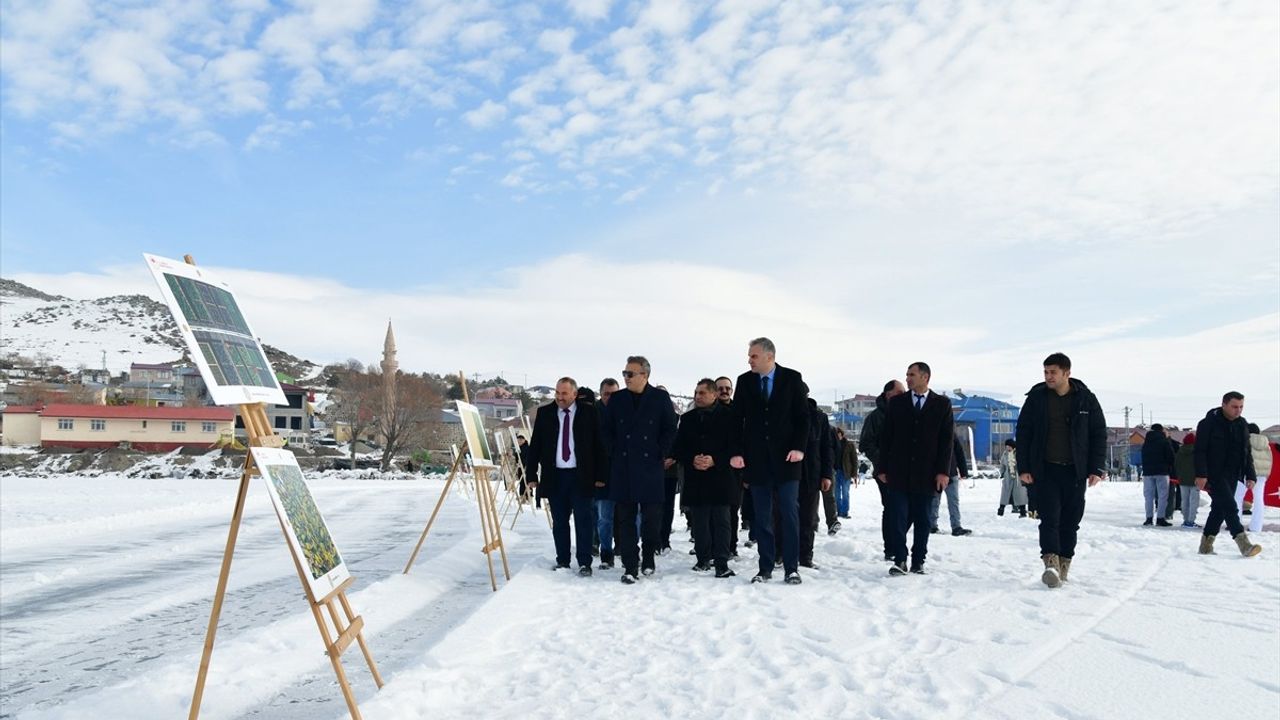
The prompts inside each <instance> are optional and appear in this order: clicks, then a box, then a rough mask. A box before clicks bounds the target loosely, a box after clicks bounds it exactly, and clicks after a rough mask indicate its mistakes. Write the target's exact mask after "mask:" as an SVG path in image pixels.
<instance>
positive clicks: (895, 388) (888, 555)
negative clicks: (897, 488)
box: [858, 380, 907, 562]
mask: <svg viewBox="0 0 1280 720" xmlns="http://www.w3.org/2000/svg"><path fill="white" fill-rule="evenodd" d="M906 391H907V388H906V386H904V385H903V384H902V381H901V380H890V381H889V382H887V383H885V384H884V392H882V393H880V394H879V395H878V396H876V409H875V410H872V411H871V413H870V414H869V415H867V417H866V419H865V420H863V421H862V432H861V433H860V434H859V435H858V447H859V448H861V449H862V454H863V455H866V456H867V459H868V460H870V461H871V466H872V467H873V468H874V467H875V466H876V465H879V464H880V438H881V436H882V435H883V434H884V423H885V413H886V412H887V411H888V408H889V401H890V400H892V399H893V398H895V397H897V396H898V395H901V394H902V393H904V392H906ZM875 486H876V489H877V490H879V491H880V537H881V539H883V541H884V559H885V560H888V561H890V562H892V561H893V551H892V550H891V549H890V548H891V547H893V541H892V540H891V538H892V536H893V523H892V522H891V521H890V518H889V490H888V487H887V486H886V485H885V484H884V483H882V482H877V483H876V484H875Z"/></svg>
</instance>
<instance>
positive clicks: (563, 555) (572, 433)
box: [526, 377, 605, 576]
mask: <svg viewBox="0 0 1280 720" xmlns="http://www.w3.org/2000/svg"><path fill="white" fill-rule="evenodd" d="M577 396H578V383H577V382H575V381H574V380H573V378H570V377H563V378H560V380H559V382H557V383H556V399H555V402H553V403H548V404H546V405H543V406H542V407H540V408H538V415H537V417H536V418H535V419H534V423H533V436H532V437H531V438H530V439H529V458H530V463H529V467H528V469H527V471H526V472H527V473H528V483H529V487H532V488H534V489H536V490H537V491H538V497H540V498H543V499H545V500H547V501H549V502H550V503H551V537H552V539H553V540H554V542H555V547H556V565H555V569H556V570H560V569H562V568H567V567H569V556H570V542H569V519H570V517H571V516H572V518H573V526H574V533H573V535H574V540H575V543H576V548H573V549H574V550H575V551H576V552H575V553H574V554H575V556H576V557H577V560H578V574H579V575H583V576H588V575H591V534H592V529H593V522H592V513H591V506H592V501H593V500H594V492H595V488H597V487H604V486H605V477H604V474H603V472H602V468H601V462H600V460H601V459H602V458H603V457H604V448H603V445H602V444H601V441H600V420H599V418H598V417H597V415H596V409H595V407H594V406H593V405H591V404H590V403H579V402H577V401H576V400H577ZM539 470H541V482H540V481H539Z"/></svg>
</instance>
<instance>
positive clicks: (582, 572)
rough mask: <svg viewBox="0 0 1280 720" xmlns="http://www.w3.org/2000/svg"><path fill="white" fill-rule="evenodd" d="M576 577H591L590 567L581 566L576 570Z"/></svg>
mask: <svg viewBox="0 0 1280 720" xmlns="http://www.w3.org/2000/svg"><path fill="white" fill-rule="evenodd" d="M578 577H591V566H590V565H583V566H582V567H580V568H578Z"/></svg>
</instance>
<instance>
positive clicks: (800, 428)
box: [733, 365, 809, 486]
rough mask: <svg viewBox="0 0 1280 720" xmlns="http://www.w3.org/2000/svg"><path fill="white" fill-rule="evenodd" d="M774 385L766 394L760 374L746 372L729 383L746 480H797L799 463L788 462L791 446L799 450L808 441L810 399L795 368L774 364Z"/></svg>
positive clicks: (760, 482) (765, 482) (767, 482)
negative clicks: (761, 390) (736, 413)
mask: <svg viewBox="0 0 1280 720" xmlns="http://www.w3.org/2000/svg"><path fill="white" fill-rule="evenodd" d="M775 367H776V368H777V371H776V372H775V373H774V376H773V389H772V391H771V392H770V394H769V398H768V399H767V400H766V399H765V398H764V397H763V395H762V394H761V393H760V376H759V375H757V374H755V373H753V372H745V373H743V374H741V375H739V376H738V384H737V385H736V386H735V387H734V389H733V407H734V408H735V409H736V410H737V411H738V417H739V418H740V419H741V421H742V431H741V433H740V434H739V438H738V443H737V450H736V451H735V452H734V455H741V456H742V459H743V461H744V463H745V465H746V467H744V468H743V474H742V476H743V479H745V480H746V481H747V483H748V484H749V485H766V486H769V485H774V484H777V483H784V482H793V481H798V480H800V475H801V472H802V469H803V468H802V465H804V463H791V462H787V453H789V452H791V451H792V450H799V451H800V452H804V450H805V447H806V446H807V445H808V442H809V405H808V402H807V398H806V393H805V388H804V379H803V378H801V377H800V373H798V372H796V371H795V370H792V369H791V368H785V367H782V366H781V365H776V366H775Z"/></svg>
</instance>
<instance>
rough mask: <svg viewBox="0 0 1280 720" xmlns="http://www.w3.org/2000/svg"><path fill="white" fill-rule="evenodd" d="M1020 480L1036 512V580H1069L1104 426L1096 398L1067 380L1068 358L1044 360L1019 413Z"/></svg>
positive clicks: (1097, 475)
mask: <svg viewBox="0 0 1280 720" xmlns="http://www.w3.org/2000/svg"><path fill="white" fill-rule="evenodd" d="M1017 442H1018V456H1017V460H1018V479H1019V480H1020V481H1021V482H1022V484H1024V485H1028V486H1030V485H1034V487H1035V489H1036V503H1037V505H1038V506H1039V512H1040V557H1041V559H1042V560H1044V573H1043V574H1042V575H1041V576H1040V580H1041V581H1042V582H1043V583H1044V584H1045V585H1048V586H1049V587H1051V588H1056V587H1058V586H1059V585H1061V584H1062V582H1063V581H1064V580H1066V579H1067V574H1068V573H1069V572H1070V570H1071V559H1072V558H1073V557H1074V556H1075V552H1076V533H1078V532H1079V530H1080V519H1081V518H1082V517H1084V494H1085V489H1086V487H1093V486H1094V485H1097V484H1098V483H1100V482H1102V478H1103V476H1104V475H1105V474H1106V470H1105V468H1106V459H1107V421H1106V419H1105V418H1104V417H1103V416H1102V406H1101V405H1099V404H1098V398H1097V397H1096V396H1095V395H1094V394H1093V392H1092V391H1090V390H1089V388H1088V387H1086V386H1085V384H1084V383H1082V382H1080V381H1079V380H1076V379H1075V378H1073V377H1071V359H1070V358H1068V357H1067V356H1066V355H1063V354H1062V353H1053V354H1052V355H1050V356H1049V357H1047V358H1045V359H1044V382H1042V383H1039V384H1037V385H1035V386H1034V387H1032V388H1031V390H1029V391H1028V392H1027V399H1026V402H1025V403H1023V405H1022V412H1021V413H1019V414H1018V435H1017Z"/></svg>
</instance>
